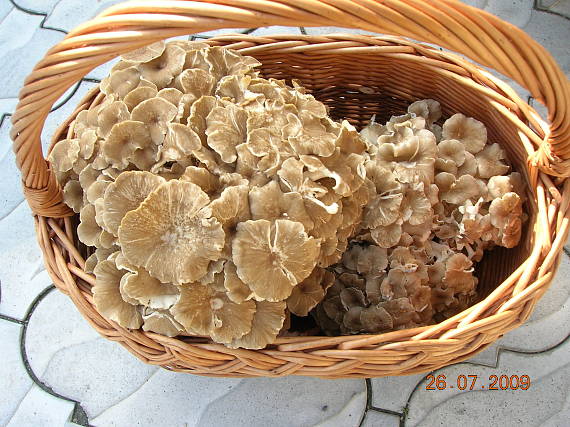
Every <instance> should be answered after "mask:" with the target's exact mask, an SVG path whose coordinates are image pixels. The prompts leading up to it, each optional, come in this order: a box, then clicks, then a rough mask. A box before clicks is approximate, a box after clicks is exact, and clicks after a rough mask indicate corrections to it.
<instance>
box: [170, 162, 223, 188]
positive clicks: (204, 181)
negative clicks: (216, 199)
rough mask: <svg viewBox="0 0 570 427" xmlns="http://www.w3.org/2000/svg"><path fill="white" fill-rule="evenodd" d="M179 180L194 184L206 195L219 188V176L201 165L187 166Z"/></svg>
mask: <svg viewBox="0 0 570 427" xmlns="http://www.w3.org/2000/svg"><path fill="white" fill-rule="evenodd" d="M180 180H182V181H189V182H192V183H194V184H196V185H197V186H198V187H200V188H201V189H202V191H204V192H205V193H206V194H208V195H212V194H213V193H215V192H217V191H218V190H219V188H220V181H219V178H218V177H217V176H216V175H214V174H213V173H211V172H210V171H209V170H208V169H206V168H203V167H197V166H188V167H187V168H186V170H185V171H184V173H183V174H182V176H181V177H180Z"/></svg>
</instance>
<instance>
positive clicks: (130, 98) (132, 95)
mask: <svg viewBox="0 0 570 427" xmlns="http://www.w3.org/2000/svg"><path fill="white" fill-rule="evenodd" d="M157 94H158V92H157V90H156V89H155V88H153V87H149V86H139V87H137V88H136V89H133V90H132V91H130V92H129V93H128V94H127V95H126V96H125V99H124V102H125V105H126V106H127V107H128V109H129V111H133V108H135V107H136V106H137V105H139V104H140V103H141V102H143V101H146V100H147V99H151V98H154V97H155V96H157Z"/></svg>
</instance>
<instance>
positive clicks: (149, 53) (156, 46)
mask: <svg viewBox="0 0 570 427" xmlns="http://www.w3.org/2000/svg"><path fill="white" fill-rule="evenodd" d="M165 48H166V43H165V42H164V40H160V41H157V42H155V43H152V44H149V45H148V46H144V47H140V48H138V49H135V50H131V51H130V52H127V53H123V54H122V55H121V59H123V60H125V61H129V62H148V61H151V60H153V59H154V58H158V57H159V56H160V55H162V53H163V52H164V49H165Z"/></svg>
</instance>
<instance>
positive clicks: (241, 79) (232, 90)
mask: <svg viewBox="0 0 570 427" xmlns="http://www.w3.org/2000/svg"><path fill="white" fill-rule="evenodd" d="M251 81H252V77H251V76H250V75H240V76H236V75H231V76H225V77H222V79H221V80H220V81H219V83H218V85H217V87H216V92H215V93H216V96H217V97H219V98H224V99H228V100H231V102H233V103H234V104H236V105H239V106H240V107H247V108H263V101H264V99H265V97H264V96H263V94H262V93H256V92H252V91H251V89H250V87H249V86H250V83H251ZM267 86H269V87H271V88H272V86H271V85H267Z"/></svg>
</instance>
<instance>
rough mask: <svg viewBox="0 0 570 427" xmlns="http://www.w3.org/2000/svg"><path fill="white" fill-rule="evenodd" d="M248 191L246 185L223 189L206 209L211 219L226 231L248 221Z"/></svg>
mask: <svg viewBox="0 0 570 427" xmlns="http://www.w3.org/2000/svg"><path fill="white" fill-rule="evenodd" d="M248 190H249V188H248V187H247V185H236V186H233V187H227V188H225V189H224V190H223V191H222V194H220V197H218V198H217V199H215V200H213V201H212V202H211V203H210V205H209V206H208V208H207V209H208V210H209V212H210V215H211V216H212V218H216V219H217V220H218V221H219V222H220V224H222V225H223V226H224V228H225V229H227V230H229V229H232V228H233V227H235V226H236V224H237V223H239V222H242V221H246V220H248V219H250V211H249V201H248ZM228 237H230V236H228Z"/></svg>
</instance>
